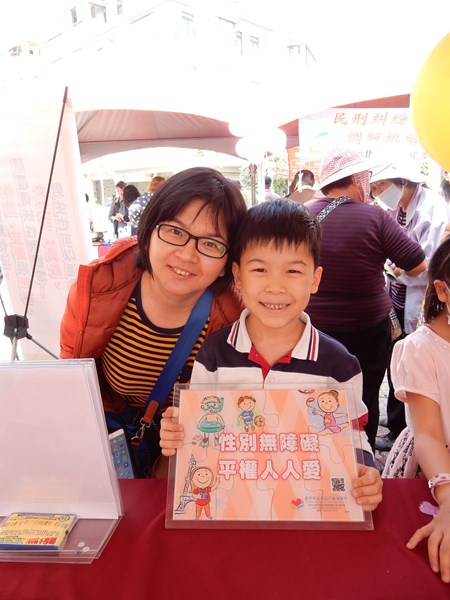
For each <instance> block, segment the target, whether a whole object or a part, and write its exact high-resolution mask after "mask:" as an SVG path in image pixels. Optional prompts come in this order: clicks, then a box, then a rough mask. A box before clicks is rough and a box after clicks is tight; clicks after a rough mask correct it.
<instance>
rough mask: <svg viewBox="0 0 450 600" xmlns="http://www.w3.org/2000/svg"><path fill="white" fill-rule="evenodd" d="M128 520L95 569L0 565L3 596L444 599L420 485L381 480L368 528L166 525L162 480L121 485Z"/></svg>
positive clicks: (22, 599)
mask: <svg viewBox="0 0 450 600" xmlns="http://www.w3.org/2000/svg"><path fill="white" fill-rule="evenodd" d="M121 490H122V499H123V505H124V511H125V515H124V516H123V518H122V520H121V522H120V523H119V525H118V527H117V529H116V531H115V532H114V534H113V536H112V538H111V539H110V541H109V542H108V544H107V546H106V548H105V549H104V551H103V553H102V555H101V556H100V558H98V559H96V560H94V562H93V563H92V564H90V565H89V564H88V565H85V564H79V565H70V564H39V563H0V599H1V600H91V599H92V600H94V599H95V600H103V599H108V600H113V599H114V600H139V599H141V598H143V599H144V598H145V599H146V600H160V599H161V600H178V599H180V600H181V599H184V600H186V599H188V600H190V599H192V600H194V599H195V600H199V599H200V598H205V599H206V598H212V599H214V600H216V599H217V600H222V599H223V600H253V599H256V598H258V599H261V600H266V599H275V598H280V599H283V600H290V599H296V600H298V599H300V598H301V599H305V600H306V599H308V600H314V599H320V600H322V599H323V600H325V599H326V600H340V599H345V600H353V599H357V600H371V599H374V600H383V599H386V600H394V599H402V600H403V599H405V600H428V599H430V600H431V599H432V600H439V599H441V598H442V599H444V598H445V600H449V598H450V585H448V584H444V583H442V582H441V580H440V578H439V576H437V575H435V574H434V573H433V572H432V571H431V569H430V567H429V565H428V558H427V550H426V544H425V543H422V544H421V545H420V547H419V548H418V549H416V550H414V551H411V550H408V549H407V548H406V547H405V544H406V541H407V540H408V538H409V537H410V535H411V534H412V532H413V531H414V530H415V528H416V527H418V526H421V525H424V524H425V523H427V522H428V520H429V519H430V517H427V516H426V515H423V514H422V513H420V512H419V509H418V505H419V503H420V502H421V501H422V500H431V497H430V495H429V492H428V490H427V487H426V483H425V482H424V481H415V480H403V481H401V480H388V481H386V482H385V486H384V501H383V503H382V504H381V506H380V507H379V508H378V509H377V510H376V512H375V513H374V525H375V530H374V531H303V530H270V531H269V530H223V529H219V530H218V529H214V530H213V529H210V530H193V529H165V526H164V520H165V503H166V502H165V501H166V482H165V481H164V480H128V481H121Z"/></svg>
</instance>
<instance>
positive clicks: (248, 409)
mask: <svg viewBox="0 0 450 600" xmlns="http://www.w3.org/2000/svg"><path fill="white" fill-rule="evenodd" d="M237 405H238V408H239V410H240V413H239V416H238V420H237V422H238V425H240V426H242V427H243V428H244V429H245V431H254V430H255V427H262V426H263V425H264V423H265V419H264V417H263V416H261V415H258V414H257V413H256V411H255V407H256V400H255V398H253V396H240V397H239V399H238V401H237Z"/></svg>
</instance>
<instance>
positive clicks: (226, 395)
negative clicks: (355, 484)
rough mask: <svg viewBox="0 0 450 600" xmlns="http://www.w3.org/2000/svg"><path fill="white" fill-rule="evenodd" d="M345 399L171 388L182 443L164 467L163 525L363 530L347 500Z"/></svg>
mask: <svg viewBox="0 0 450 600" xmlns="http://www.w3.org/2000/svg"><path fill="white" fill-rule="evenodd" d="M180 387H181V388H182V387H184V386H180ZM350 395H351V394H350ZM348 396H349V393H348V390H346V389H341V388H339V389H320V390H310V389H308V390H286V389H283V390H279V389H278V390H267V389H264V390H262V389H258V390H251V389H250V390H249V389H241V390H236V389H234V390H231V389H209V390H207V389H203V390H198V389H195V390H193V389H180V398H179V422H180V423H181V424H182V425H183V427H184V434H185V437H184V443H183V446H182V448H180V449H179V450H178V451H177V455H176V458H175V459H173V461H172V464H171V478H170V485H169V503H168V506H169V508H168V515H167V517H168V518H167V520H166V525H167V526H168V527H197V526H207V527H224V528H225V527H257V526H261V525H262V523H264V526H266V527H267V526H269V527H297V528H330V529H332V528H340V529H346V528H349V529H350V528H351V529H369V528H371V527H372V525H371V522H370V524H369V525H368V517H367V515H366V514H365V512H364V510H363V509H362V508H361V507H360V506H359V505H358V504H357V503H356V502H355V500H354V499H353V497H352V495H351V487H352V481H353V479H355V477H356V476H357V466H356V459H355V450H354V442H353V436H352V429H351V420H350V418H349V412H350V411H349V398H348ZM172 476H173V477H172Z"/></svg>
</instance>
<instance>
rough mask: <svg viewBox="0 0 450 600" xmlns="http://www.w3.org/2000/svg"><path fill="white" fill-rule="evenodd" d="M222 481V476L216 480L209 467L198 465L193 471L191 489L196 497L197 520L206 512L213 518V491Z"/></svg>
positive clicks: (208, 517)
mask: <svg viewBox="0 0 450 600" xmlns="http://www.w3.org/2000/svg"><path fill="white" fill-rule="evenodd" d="M219 483H220V478H219V477H217V478H216V479H215V480H214V473H213V472H212V470H211V469H210V468H209V467H196V468H195V469H194V470H193V471H192V473H191V490H192V495H193V497H194V498H195V520H196V521H198V520H199V519H200V517H201V515H202V512H204V513H205V516H206V518H207V519H210V520H211V519H212V518H213V517H212V514H211V506H210V505H211V492H213V491H214V490H215V489H216V488H217V486H218V485H219Z"/></svg>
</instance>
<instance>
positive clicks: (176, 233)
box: [156, 223, 229, 258]
mask: <svg viewBox="0 0 450 600" xmlns="http://www.w3.org/2000/svg"><path fill="white" fill-rule="evenodd" d="M156 231H157V232H158V237H159V239H160V240H162V241H163V242H166V243H167V244H172V246H186V244H187V243H188V242H189V240H195V247H196V249H197V251H198V252H200V254H203V255H204V256H208V257H209V258H223V257H224V256H225V254H227V253H228V251H229V248H228V246H227V245H226V244H224V243H223V242H220V241H219V240H216V239H214V238H208V237H198V236H196V235H192V233H189V231H186V230H185V229H182V228H181V227H177V226H176V225H169V224H167V223H160V224H159V225H157V226H156Z"/></svg>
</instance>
